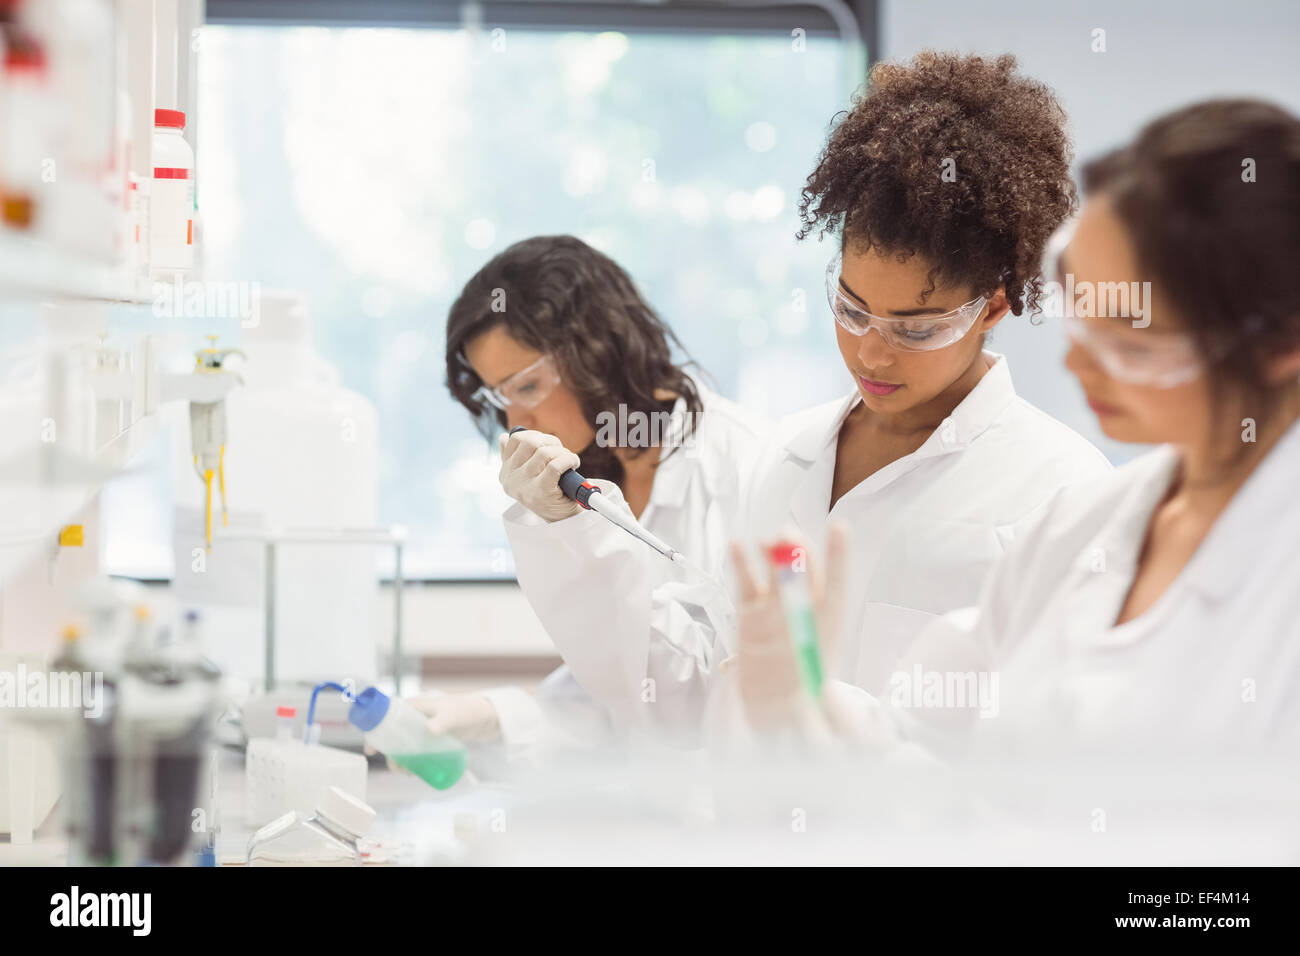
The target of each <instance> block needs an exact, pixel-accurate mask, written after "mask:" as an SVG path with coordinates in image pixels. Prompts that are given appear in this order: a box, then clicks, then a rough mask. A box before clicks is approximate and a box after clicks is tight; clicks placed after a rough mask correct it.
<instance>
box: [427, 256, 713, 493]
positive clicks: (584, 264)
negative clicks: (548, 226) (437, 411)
mask: <svg viewBox="0 0 1300 956" xmlns="http://www.w3.org/2000/svg"><path fill="white" fill-rule="evenodd" d="M499 303H508V307H507V308H504V309H500V308H499ZM497 326H503V327H504V328H505V330H506V331H507V332H508V333H509V334H510V337H511V338H513V339H514V340H515V341H517V342H521V343H523V344H524V345H527V346H528V347H529V348H532V349H536V350H537V351H538V352H544V353H547V354H550V355H552V356H554V358H555V359H556V361H557V362H558V363H559V365H560V369H561V375H562V376H563V377H564V381H565V384H566V385H567V386H568V388H569V389H570V390H571V391H572V392H573V393H574V394H575V395H576V396H577V397H578V400H579V402H580V403H581V404H582V409H583V413H584V414H585V416H586V418H587V421H588V422H590V423H592V427H593V428H596V424H595V423H596V421H597V416H598V415H599V413H601V412H606V411H616V410H617V409H618V407H619V406H620V405H624V406H626V408H627V409H628V410H629V411H630V412H640V413H643V414H646V415H650V414H655V413H664V412H671V411H672V408H673V405H674V401H673V400H663V399H660V398H659V397H657V396H656V394H655V393H656V391H658V390H661V389H662V390H664V391H667V392H670V393H672V394H673V395H675V396H677V397H679V398H682V399H684V400H685V403H686V411H687V413H688V414H687V415H686V416H685V422H684V431H683V435H682V437H683V438H686V437H689V436H690V435H691V433H692V432H693V431H694V427H695V423H696V421H697V420H698V417H699V415H700V413H701V412H703V409H704V402H703V398H702V397H701V395H700V391H699V389H698V388H697V387H696V384H695V381H694V380H693V379H692V377H691V375H689V374H688V373H687V371H686V369H687V368H691V367H697V366H696V363H695V362H694V361H692V360H691V359H690V358H689V357H686V358H685V360H684V361H683V362H681V363H678V362H676V361H674V357H673V350H674V348H675V349H677V350H678V351H679V352H681V353H682V354H683V356H685V350H684V349H683V348H682V346H681V343H680V342H679V341H678V339H677V337H676V336H675V335H674V334H673V331H672V329H671V328H669V326H668V325H667V323H665V322H664V321H663V319H661V318H660V317H659V315H658V313H656V312H655V310H654V309H653V308H652V307H651V306H650V304H649V303H648V302H646V300H645V298H644V297H643V296H642V295H641V293H640V292H639V291H638V290H637V288H636V285H635V284H634V283H633V281H632V277H631V276H629V275H628V274H627V272H626V271H625V270H624V269H623V268H622V267H621V266H620V265H619V264H618V263H617V262H615V261H614V260H613V259H611V258H610V257H609V256H607V255H605V254H604V253H602V252H600V251H599V250H597V249H593V248H592V247H591V246H589V245H587V244H586V243H585V242H583V241H582V240H581V239H577V238H575V237H574V236H534V237H532V238H530V239H523V240H521V241H519V242H516V243H515V244H514V245H512V246H510V247H509V248H507V249H505V250H503V251H502V252H500V253H498V254H497V255H495V256H493V257H492V259H491V260H490V261H489V262H488V263H487V264H486V265H485V266H483V268H481V269H479V271H478V272H477V273H475V274H474V276H473V277H472V278H471V279H470V280H469V282H467V283H466V284H465V288H464V289H463V290H462V291H461V294H460V295H459V296H458V297H457V299H456V301H455V302H454V303H453V304H452V307H451V311H450V313H448V316H447V343H446V362H447V388H448V390H449V391H450V392H451V395H452V397H453V398H454V399H456V401H458V402H460V404H461V405H463V406H464V407H465V409H466V410H467V411H468V412H469V413H470V414H471V415H472V416H473V417H474V419H475V420H476V421H477V422H479V423H480V426H481V427H484V426H487V427H488V428H490V429H498V428H503V427H504V426H505V424H506V416H505V413H504V412H500V411H498V410H496V409H494V408H491V407H490V406H486V405H484V404H482V403H481V402H479V400H478V399H477V398H476V397H475V392H476V391H477V390H478V388H479V386H481V385H482V384H483V383H482V382H481V381H480V380H479V378H478V376H477V375H476V374H475V373H474V370H473V369H472V368H471V367H470V366H469V363H468V362H467V361H466V360H465V354H464V349H465V346H466V345H467V344H468V343H469V342H471V341H472V340H473V339H475V338H477V337H478V336H479V335H481V334H483V333H484V332H487V331H488V330H489V329H492V328H495V327H497ZM648 450H649V449H648V448H641V449H628V453H629V454H631V455H633V456H634V457H635V456H639V455H641V454H643V453H644V452H646V451H648ZM577 451H578V457H579V458H580V459H581V460H582V465H583V474H584V475H586V476H587V477H588V478H608V479H609V480H611V481H614V482H621V481H622V480H623V476H624V471H623V465H622V463H621V462H620V461H619V460H618V458H617V457H616V456H615V455H614V453H613V451H612V450H611V449H608V448H602V447H600V446H599V445H598V444H597V443H596V442H592V444H591V445H590V446H588V447H587V448H584V449H580V450H577ZM673 453H675V449H674V450H670V451H669V454H673Z"/></svg>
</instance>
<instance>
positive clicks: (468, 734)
mask: <svg viewBox="0 0 1300 956" xmlns="http://www.w3.org/2000/svg"><path fill="white" fill-rule="evenodd" d="M408 703H409V704H410V705H411V706H412V707H414V708H415V709H416V710H418V711H419V712H420V713H422V714H424V715H425V716H426V717H428V718H429V733H431V734H451V735H452V736H453V737H455V738H456V739H457V740H459V741H460V742H461V743H464V744H481V743H490V742H491V741H494V740H497V739H498V738H500V736H501V725H500V723H499V722H498V721H497V709H496V707H495V706H493V704H492V701H490V700H489V699H488V698H486V697H484V696H483V695H482V694H429V695H427V696H423V697H414V698H412V699H411V700H409V701H408Z"/></svg>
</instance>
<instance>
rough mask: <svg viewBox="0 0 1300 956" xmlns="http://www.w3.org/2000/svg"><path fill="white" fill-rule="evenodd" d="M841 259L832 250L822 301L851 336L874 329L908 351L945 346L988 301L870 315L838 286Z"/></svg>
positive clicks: (978, 299) (967, 327) (979, 298)
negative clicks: (936, 311) (939, 310)
mask: <svg viewBox="0 0 1300 956" xmlns="http://www.w3.org/2000/svg"><path fill="white" fill-rule="evenodd" d="M842 260H843V253H836V254H835V258H833V259H831V261H830V265H828V266H827V267H826V300H827V301H828V302H829V303H830V306H831V312H832V313H834V315H835V321H836V322H838V323H839V326H840V328H842V329H844V331H846V332H848V333H850V334H851V335H866V334H867V333H868V332H870V331H871V330H872V329H873V328H874V329H875V330H876V331H877V332H879V333H880V337H881V338H883V339H884V340H885V342H886V343H887V344H888V345H889V347H890V348H895V349H905V350H907V351H909V352H932V351H934V350H935V349H942V348H946V347H947V346H949V345H952V344H953V343H954V342H956V341H957V340H959V339H961V338H962V337H964V336H965V335H966V333H967V332H969V331H970V330H971V326H973V325H974V324H975V320H976V319H978V318H979V316H980V313H981V312H982V311H984V306H985V305H986V304H987V303H988V298H987V297H986V296H982V295H981V296H977V297H976V298H974V299H971V300H970V301H969V302H967V303H966V304H965V305H959V306H958V307H957V308H955V309H953V310H952V311H951V312H944V313H943V314H941V315H926V316H918V317H907V318H897V317H893V316H884V315H874V314H872V313H871V312H868V311H867V310H866V309H864V308H862V307H861V306H859V305H857V304H856V303H855V302H854V301H853V300H852V299H850V298H849V297H848V296H847V295H845V294H844V290H843V289H842V288H841V286H840V266H841V262H842Z"/></svg>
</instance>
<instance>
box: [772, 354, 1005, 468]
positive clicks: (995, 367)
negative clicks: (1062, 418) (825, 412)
mask: <svg viewBox="0 0 1300 956" xmlns="http://www.w3.org/2000/svg"><path fill="white" fill-rule="evenodd" d="M984 356H985V357H986V358H988V359H989V360H990V361H991V362H992V363H993V364H992V366H991V367H990V368H989V370H988V371H987V372H985V373H984V377H983V378H981V379H980V380H979V382H978V383H977V384H976V385H975V387H974V388H973V389H971V390H970V393H969V394H968V395H967V396H966V397H965V398H963V399H962V400H961V401H960V402H959V403H958V404H957V407H956V408H954V409H953V410H952V414H951V415H949V416H948V417H947V418H945V419H944V420H943V421H942V422H941V423H940V425H939V427H938V428H936V429H935V430H934V431H933V432H932V433H931V434H930V436H929V437H928V438H927V439H926V440H925V443H924V444H923V445H922V446H921V447H920V448H918V449H917V450H916V451H915V452H913V453H912V456H913V457H916V458H929V457H931V456H933V455H941V454H946V453H948V452H953V451H959V450H960V449H962V448H965V447H966V446H967V445H969V444H970V443H971V442H972V441H974V440H975V439H976V438H977V437H978V436H979V435H980V433H981V432H983V431H985V430H986V429H987V428H988V427H989V426H990V425H992V424H993V422H995V421H996V420H997V418H998V416H999V415H1001V414H1002V412H1003V411H1004V410H1005V409H1006V407H1007V405H1009V404H1010V403H1011V402H1012V401H1013V400H1014V399H1015V397H1016V389H1015V385H1014V384H1013V383H1012V381H1011V369H1010V367H1009V366H1008V365H1007V360H1006V358H1005V357H1004V356H1002V355H1000V354H998V353H997V352H990V351H987V350H985V352H984ZM860 401H862V395H861V393H860V392H859V391H858V390H857V388H854V389H853V391H852V392H851V393H850V394H849V395H846V396H845V397H844V398H843V399H842V400H841V403H840V406H839V410H838V413H837V414H836V415H835V416H834V418H833V419H832V420H831V421H830V422H829V424H828V423H827V422H826V420H824V419H823V420H822V421H821V422H814V423H813V424H812V425H809V426H808V427H807V428H805V429H804V430H803V431H801V432H798V433H797V434H795V435H794V436H793V437H792V438H791V439H790V440H789V441H788V442H787V443H786V453H787V454H788V455H789V456H791V457H793V458H797V459H799V460H801V461H803V462H805V463H811V462H814V461H817V460H818V459H819V458H822V457H823V456H825V455H826V451H827V448H828V447H830V446H832V444H833V443H834V442H835V441H836V440H837V439H838V436H839V432H840V427H841V426H842V425H843V424H844V420H845V419H846V418H847V417H848V416H849V413H850V412H851V411H853V409H854V408H856V407H857V405H858V403H859V402H860Z"/></svg>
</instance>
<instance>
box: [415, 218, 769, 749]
mask: <svg viewBox="0 0 1300 956" xmlns="http://www.w3.org/2000/svg"><path fill="white" fill-rule="evenodd" d="M674 347H676V348H677V349H678V350H679V351H680V350H681V349H680V343H679V342H678V341H677V338H676V336H674V335H673V332H672V330H671V329H670V328H669V327H668V325H667V324H666V323H665V322H664V321H663V320H662V319H661V318H660V317H659V316H658V314H656V312H655V310H654V309H653V308H652V307H651V306H650V305H649V303H647V302H646V300H645V299H644V297H642V295H641V293H640V292H639V291H638V290H637V288H636V286H635V285H634V283H633V282H632V279H631V277H630V276H629V275H628V274H627V272H625V271H624V270H623V268H622V267H621V266H619V265H618V263H616V262H615V261H614V260H613V259H611V258H609V257H608V256H606V255H604V254H603V253H601V252H599V251H598V250H596V249H593V248H592V247H591V246H589V245H587V244H586V243H585V242H582V241H581V240H579V239H576V238H574V237H572V236H536V237H534V238H531V239H525V240H523V241H521V242H517V243H515V244H514V245H512V246H510V247H509V248H507V249H506V250H504V251H503V252H501V253H499V254H498V255H496V256H494V257H493V258H492V259H491V260H490V261H489V262H488V263H487V264H486V265H485V266H483V268H481V269H480V270H479V271H478V272H477V273H476V274H475V275H474V276H473V278H471V279H470V280H469V282H468V283H466V285H465V288H464V290H463V291H462V292H461V294H460V296H459V297H458V298H457V299H456V301H455V303H454V304H453V305H452V308H451V312H450V314H449V315H448V317H447V346H446V360H447V387H448V389H449V390H450V391H451V394H452V396H453V397H454V398H455V399H456V400H457V401H459V402H460V403H461V404H462V405H463V406H464V407H465V409H466V410H467V411H468V412H469V413H470V414H471V415H472V416H473V417H474V419H475V421H476V422H477V423H478V424H479V426H480V429H481V430H483V431H484V433H485V434H487V435H489V436H491V437H499V438H500V441H501V445H502V452H503V457H504V459H505V460H506V461H507V462H509V461H511V460H520V461H523V462H525V463H526V464H527V463H529V462H531V463H532V464H535V465H537V468H536V469H535V470H531V474H530V479H531V480H530V482H528V483H527V484H526V485H519V486H514V487H512V486H510V485H507V491H509V492H511V493H512V494H513V495H514V496H515V497H516V498H518V499H519V501H520V503H519V504H516V505H515V506H513V507H512V508H510V509H509V510H508V511H507V512H506V515H505V523H506V529H507V532H508V534H509V538H510V543H511V547H512V549H513V551H514V552H515V556H516V564H517V567H518V576H519V583H520V586H521V587H522V588H523V591H524V594H525V596H526V597H527V598H528V600H529V602H530V603H531V604H532V605H533V607H534V608H535V609H536V610H537V611H538V615H539V617H541V619H542V621H543V623H548V624H549V622H550V621H551V620H552V617H553V615H554V614H555V609H556V608H562V607H566V606H568V607H572V606H574V605H575V604H576V605H578V606H581V607H583V608H590V607H591V606H592V605H590V604H589V603H587V598H586V596H585V595H584V594H582V593H581V592H582V591H583V590H585V588H584V587H583V585H582V578H583V576H584V575H586V574H590V573H592V572H593V569H594V567H595V566H596V565H597V564H598V563H603V564H604V566H606V567H613V566H616V565H618V564H619V562H632V563H636V562H640V561H643V560H654V561H657V562H662V563H663V564H665V565H668V564H669V562H668V561H667V560H666V559H664V558H662V557H660V556H659V555H657V554H655V553H653V552H652V551H650V549H649V548H648V547H647V546H646V545H645V544H643V543H641V542H639V541H637V540H636V539H634V538H632V537H631V536H629V535H628V534H627V533H626V532H624V531H622V530H620V529H619V528H617V527H615V526H614V525H612V524H610V523H609V522H608V521H606V520H605V519H604V518H602V517H600V516H599V515H596V514H595V513H592V512H586V511H583V510H582V509H580V508H579V506H578V505H577V504H576V503H575V502H573V501H571V500H569V499H568V498H566V497H564V495H563V494H561V493H560V492H559V489H558V479H559V476H560V474H561V473H562V472H563V471H564V470H566V469H567V468H575V469H578V470H580V471H581V472H582V474H583V475H584V476H585V477H587V478H588V479H592V480H594V481H595V482H596V483H597V484H598V485H599V486H600V487H601V488H602V489H603V493H604V494H605V495H606V496H607V497H608V498H610V499H613V500H614V501H616V502H625V503H626V506H627V507H628V508H629V509H630V510H631V512H632V514H633V515H634V516H635V517H636V518H637V519H638V520H639V521H640V523H641V524H642V525H643V526H644V527H645V528H646V529H647V530H649V531H650V532H651V533H653V534H655V535H656V536H658V537H659V538H660V539H662V540H663V541H666V542H669V543H670V544H672V545H673V546H674V547H676V548H678V549H679V550H681V551H682V552H683V553H685V554H687V555H689V556H690V557H691V559H692V560H693V561H694V562H696V564H697V565H698V566H700V567H702V568H703V569H704V570H705V571H706V572H708V573H713V574H716V573H719V572H720V570H721V567H722V565H723V563H724V562H725V551H726V541H727V536H728V535H729V534H733V533H735V528H734V523H733V519H734V513H735V508H736V504H737V500H738V486H739V479H740V474H741V471H742V469H743V468H745V467H746V462H748V461H749V460H750V459H752V457H753V454H754V453H755V451H756V449H757V445H758V440H759V435H760V431H761V429H762V424H761V422H759V421H758V419H756V418H754V417H753V416H750V415H747V414H745V413H744V412H742V411H741V410H740V409H739V408H737V407H736V406H735V405H733V404H732V403H730V402H728V401H726V400H725V399H723V398H721V397H720V396H717V395H714V394H713V393H712V392H710V391H709V390H707V389H706V388H705V387H704V386H703V385H702V384H701V383H700V382H699V380H698V379H697V378H695V377H694V376H693V375H691V374H690V373H689V372H688V371H687V368H688V367H689V365H690V364H691V363H689V362H687V363H679V362H678V360H677V359H676V358H675V356H674V354H673V350H674ZM516 426H523V427H525V428H526V429H528V431H525V432H520V433H517V434H514V435H509V436H507V435H506V434H505V431H506V430H507V429H511V428H515V427H516ZM565 449H575V450H576V451H575V452H569V451H566V450H565ZM543 465H545V467H546V468H547V469H548V470H547V471H546V472H545V474H539V472H541V470H542V468H543ZM506 470H507V469H506V468H505V467H503V474H504V473H505V471H506ZM675 573H680V572H675ZM596 617H597V619H598V620H597V621H594V622H592V627H590V628H589V630H590V631H592V632H593V633H598V632H599V631H598V628H599V625H600V623H602V622H604V623H609V621H608V620H607V619H605V618H604V617H603V616H601V615H599V614H597V615H596ZM542 690H543V693H542V694H541V695H540V699H541V704H539V703H538V701H537V700H534V699H533V698H532V697H531V696H530V695H527V694H525V693H523V692H522V691H520V690H519V689H517V688H501V689H498V690H493V691H488V692H487V693H486V694H482V695H446V696H442V697H437V698H428V699H426V700H425V701H424V702H423V705H424V707H425V709H426V711H428V712H429V713H430V714H431V716H432V717H433V719H434V720H435V721H436V722H437V723H438V727H439V729H442V730H450V731H452V732H456V733H459V734H460V735H461V736H462V737H466V738H469V739H472V740H485V739H497V738H500V739H503V740H504V742H505V744H506V747H507V750H508V751H509V752H511V753H512V755H516V756H518V755H522V752H523V751H525V750H528V749H531V748H532V745H534V744H538V745H540V746H542V747H545V746H546V745H548V744H550V743H555V742H557V741H558V739H559V738H560V737H561V735H565V733H564V732H565V730H566V729H567V730H569V731H572V734H568V735H565V736H578V737H583V738H585V737H589V736H591V732H592V731H593V730H595V729H597V728H598V725H599V723H600V722H601V721H603V719H604V718H603V715H602V714H601V713H600V712H599V710H598V709H595V708H593V707H591V706H589V703H590V702H589V701H588V700H587V699H586V698H585V697H584V695H583V694H582V693H581V691H580V689H579V688H578V687H577V685H576V684H575V683H574V681H573V679H572V676H571V675H570V672H569V671H568V669H567V668H561V669H560V670H559V671H557V672H556V673H555V674H552V675H551V676H550V677H549V678H547V680H546V682H545V683H544V684H543V688H542ZM548 718H555V719H548ZM542 738H547V739H542Z"/></svg>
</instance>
